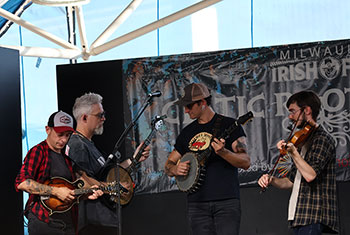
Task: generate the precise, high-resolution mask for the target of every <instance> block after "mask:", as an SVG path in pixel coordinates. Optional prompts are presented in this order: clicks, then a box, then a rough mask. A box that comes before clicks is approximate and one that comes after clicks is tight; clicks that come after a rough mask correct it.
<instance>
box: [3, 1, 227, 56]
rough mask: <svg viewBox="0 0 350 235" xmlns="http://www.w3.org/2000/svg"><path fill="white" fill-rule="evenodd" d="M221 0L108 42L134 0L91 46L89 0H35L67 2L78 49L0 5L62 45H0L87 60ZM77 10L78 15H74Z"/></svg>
mask: <svg viewBox="0 0 350 235" xmlns="http://www.w3.org/2000/svg"><path fill="white" fill-rule="evenodd" d="M220 1H222V0H203V1H200V2H198V3H195V4H193V5H191V6H189V7H186V8H184V9H182V10H180V11H177V12H175V13H173V14H170V15H168V16H166V17H163V18H161V19H159V20H157V21H154V22H152V23H150V24H147V25H145V26H143V27H140V28H138V29H136V30H134V31H131V32H129V33H126V34H124V35H122V36H119V37H117V38H115V39H112V40H110V41H107V40H108V39H109V37H110V36H111V35H112V34H113V32H115V31H116V30H117V29H118V27H119V26H120V25H121V24H122V23H123V22H124V21H125V20H126V19H127V18H128V17H129V16H130V15H131V14H132V13H133V12H134V10H135V9H136V8H137V7H138V6H139V4H140V3H141V2H142V0H132V1H131V2H130V4H129V5H128V6H127V7H126V8H125V9H124V10H123V11H122V12H121V13H120V14H119V15H118V16H116V18H115V20H114V21H113V22H112V23H111V24H110V25H109V26H108V27H107V28H106V29H105V30H104V31H103V32H102V33H101V34H100V35H99V36H98V37H97V38H96V40H95V41H94V42H93V43H92V44H91V45H90V46H89V45H88V42H87V38H86V27H85V23H84V14H83V7H82V5H81V4H83V3H86V1H83V0H72V1H69V0H34V1H33V2H36V3H38V4H43V5H48V6H50V5H58V6H61V5H66V6H67V12H68V14H67V15H68V19H69V24H70V27H69V29H70V30H72V29H73V28H74V27H73V25H72V24H73V22H74V21H73V16H74V15H75V16H76V20H77V23H78V28H79V35H80V43H81V47H80V48H78V47H77V46H76V45H74V44H73V43H72V42H69V41H66V40H64V39H61V38H60V37H58V36H56V35H54V34H52V33H49V32H47V31H45V30H43V29H41V28H39V27H37V26H35V25H34V24H31V23H30V22H27V21H25V20H23V19H21V18H20V17H19V16H17V15H15V14H13V13H11V12H9V11H6V10H5V9H2V8H0V16H2V17H4V18H6V19H8V20H9V21H12V22H14V23H16V24H18V25H20V26H22V27H24V28H26V29H28V30H30V31H32V32H33V33H35V34H37V35H40V36H41V37H44V38H46V39H47V40H49V41H51V42H53V43H55V44H57V45H58V46H60V47H62V48H44V47H28V46H17V45H0V46H1V47H8V48H12V49H18V50H19V51H20V54H21V55H22V56H33V57H48V58H63V59H64V58H65V59H77V58H83V59H84V60H88V59H89V57H90V56H94V55H98V54H100V53H103V52H105V51H108V50H110V49H112V48H115V47H117V46H119V45H121V44H123V43H126V42H128V41H130V40H133V39H135V38H137V37H140V36H142V35H144V34H147V33H149V32H151V31H153V30H156V29H158V28H160V27H163V26H165V25H168V24H170V23H172V22H174V21H177V20H179V19H182V18H183V17H186V16H188V15H190V14H192V13H195V12H197V11H199V10H202V9H204V8H206V7H208V6H211V5H213V4H215V3H217V2H220ZM74 12H75V14H73V13H74ZM73 34H74V32H70V35H73Z"/></svg>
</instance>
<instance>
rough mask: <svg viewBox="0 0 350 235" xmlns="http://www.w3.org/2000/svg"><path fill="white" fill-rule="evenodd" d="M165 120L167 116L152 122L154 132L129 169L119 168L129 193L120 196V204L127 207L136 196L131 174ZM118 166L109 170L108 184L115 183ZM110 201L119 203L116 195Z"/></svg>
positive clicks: (121, 178) (156, 118)
mask: <svg viewBox="0 0 350 235" xmlns="http://www.w3.org/2000/svg"><path fill="white" fill-rule="evenodd" d="M164 118H166V115H163V116H156V117H155V118H154V119H153V120H152V122H151V126H152V130H151V132H150V134H149V135H148V136H147V138H146V139H145V140H144V142H143V145H142V146H141V148H140V150H139V151H138V153H137V154H136V156H135V157H134V158H132V159H130V160H131V164H130V165H129V166H128V167H127V168H123V167H121V166H119V176H120V177H119V179H120V184H122V185H123V187H125V188H126V189H127V191H128V192H126V193H125V192H123V193H121V194H120V204H121V205H122V206H123V205H126V204H128V203H129V202H130V201H131V199H132V197H133V195H134V187H135V184H134V182H133V180H132V178H131V173H132V172H133V171H134V170H135V169H136V166H137V164H138V163H139V160H140V158H141V157H142V152H143V151H144V150H145V148H146V147H147V146H148V145H149V144H150V143H151V141H152V138H153V136H154V135H155V133H156V131H158V130H160V129H161V128H162V127H163V125H164V122H163V120H164ZM115 168H116V166H113V167H112V168H110V169H109V170H108V173H107V176H106V181H107V183H111V182H115V181H116V179H117V175H116V169H115ZM110 201H114V202H115V203H118V197H117V196H116V195H111V196H110Z"/></svg>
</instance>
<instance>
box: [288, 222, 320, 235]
mask: <svg viewBox="0 0 350 235" xmlns="http://www.w3.org/2000/svg"><path fill="white" fill-rule="evenodd" d="M293 231H294V235H321V234H322V224H309V225H305V226H298V227H295V228H293Z"/></svg>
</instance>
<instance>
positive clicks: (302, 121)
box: [297, 113, 307, 129]
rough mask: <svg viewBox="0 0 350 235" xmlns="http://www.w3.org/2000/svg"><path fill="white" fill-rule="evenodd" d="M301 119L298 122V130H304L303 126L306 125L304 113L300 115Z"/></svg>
mask: <svg viewBox="0 0 350 235" xmlns="http://www.w3.org/2000/svg"><path fill="white" fill-rule="evenodd" d="M301 118H302V119H301V120H300V121H299V122H300V124H299V125H298V126H297V128H299V129H301V128H304V126H305V124H306V123H307V121H306V119H305V115H304V113H303V114H302V116H301Z"/></svg>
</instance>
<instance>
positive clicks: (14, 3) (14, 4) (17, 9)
mask: <svg viewBox="0 0 350 235" xmlns="http://www.w3.org/2000/svg"><path fill="white" fill-rule="evenodd" d="M31 4H32V2H31V1H30V2H29V3H28V2H27V1H26V0H9V1H8V2H6V3H5V4H4V5H3V6H2V7H1V8H2V9H4V10H6V11H8V12H11V13H12V14H14V15H16V16H18V17H19V16H21V14H22V13H23V11H24V10H25V9H27V8H28V7H29V6H30V5H31ZM12 23H13V22H12V21H9V20H7V19H5V18H3V17H1V16H0V37H2V35H4V34H5V33H6V31H7V30H8V29H9V28H10V26H11V25H12Z"/></svg>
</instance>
